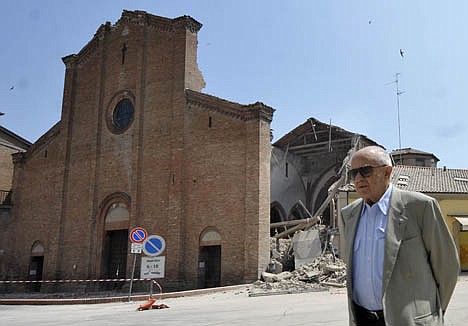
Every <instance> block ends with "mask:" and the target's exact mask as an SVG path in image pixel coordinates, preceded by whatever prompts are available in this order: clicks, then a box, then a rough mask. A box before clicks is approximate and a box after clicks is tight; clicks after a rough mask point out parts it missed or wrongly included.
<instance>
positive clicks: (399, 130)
mask: <svg viewBox="0 0 468 326" xmlns="http://www.w3.org/2000/svg"><path fill="white" fill-rule="evenodd" d="M399 77H400V73H399V72H397V73H396V74H395V80H394V81H392V82H390V83H388V84H386V85H389V84H394V83H395V84H396V96H397V117H398V149H399V150H400V161H401V127H400V95H401V94H403V93H405V92H404V91H401V90H400V87H399V84H398V81H399V80H398V78H399Z"/></svg>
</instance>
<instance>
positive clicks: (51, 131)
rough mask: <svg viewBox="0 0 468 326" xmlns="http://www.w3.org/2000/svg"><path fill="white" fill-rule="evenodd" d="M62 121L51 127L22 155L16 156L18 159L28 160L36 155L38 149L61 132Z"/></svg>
mask: <svg viewBox="0 0 468 326" xmlns="http://www.w3.org/2000/svg"><path fill="white" fill-rule="evenodd" d="M60 127H61V123H60V121H59V122H57V123H56V124H55V125H54V126H53V127H52V128H50V129H49V130H48V131H47V132H46V133H45V134H44V135H42V136H41V137H40V138H39V139H38V140H37V141H36V142H35V143H34V144H32V145H31V147H29V149H28V150H27V151H26V152H24V153H22V154H23V155H22V156H21V157H19V156H18V157H17V158H14V160H15V159H17V160H27V159H28V158H29V157H31V156H32V155H34V153H36V152H37V151H38V150H40V149H41V148H42V147H43V146H44V145H46V144H48V143H49V142H50V141H51V140H52V139H54V138H55V137H56V136H57V135H58V134H59V133H60Z"/></svg>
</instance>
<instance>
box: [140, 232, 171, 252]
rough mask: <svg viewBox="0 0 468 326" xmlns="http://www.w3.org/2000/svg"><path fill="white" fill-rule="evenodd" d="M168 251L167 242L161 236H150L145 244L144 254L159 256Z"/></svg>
mask: <svg viewBox="0 0 468 326" xmlns="http://www.w3.org/2000/svg"><path fill="white" fill-rule="evenodd" d="M164 249H166V241H165V240H164V238H163V237H161V236H159V235H150V236H149V237H148V239H146V240H145V242H144V243H143V252H144V253H145V254H146V255H148V256H159V255H160V254H161V253H162V252H163V251H164Z"/></svg>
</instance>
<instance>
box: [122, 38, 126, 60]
mask: <svg viewBox="0 0 468 326" xmlns="http://www.w3.org/2000/svg"><path fill="white" fill-rule="evenodd" d="M125 52H127V45H126V44H125V43H124V45H123V47H122V64H124V63H125Z"/></svg>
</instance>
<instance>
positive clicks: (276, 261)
mask: <svg viewBox="0 0 468 326" xmlns="http://www.w3.org/2000/svg"><path fill="white" fill-rule="evenodd" d="M271 248H272V254H271V261H270V265H269V268H268V271H266V272H263V273H262V280H259V281H257V282H255V283H253V285H252V287H251V289H250V294H251V295H255V294H262V293H265V294H267V293H275V292H278V293H285V292H287V293H294V292H304V291H320V290H327V289H329V288H330V287H340V288H342V287H345V286H346V265H345V263H344V262H343V260H341V259H339V258H338V257H336V256H335V254H334V253H333V252H330V251H327V250H324V252H322V253H321V255H319V256H318V257H316V258H314V259H313V260H312V261H311V262H309V263H306V264H302V265H300V266H298V267H296V268H294V253H293V252H292V245H291V240H290V239H274V238H272V240H271ZM288 266H292V268H290V269H289V270H288ZM278 271H280V272H278Z"/></svg>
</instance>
